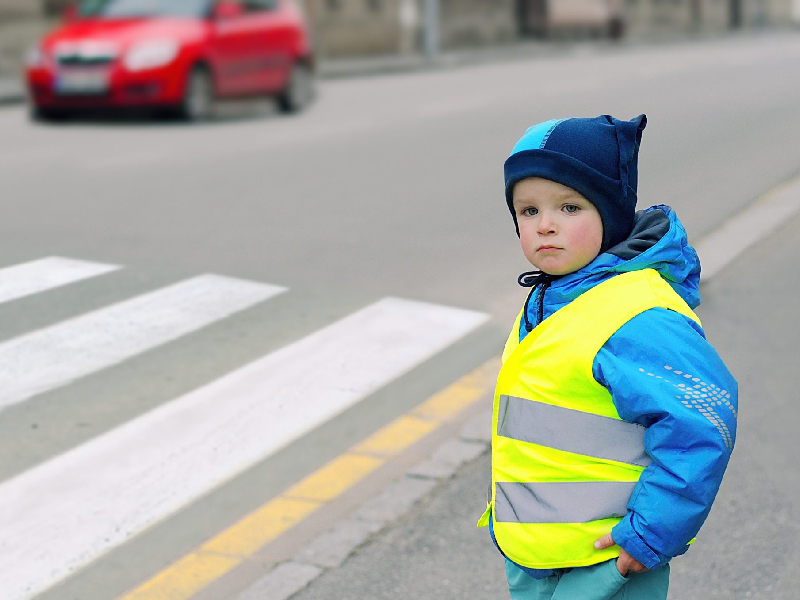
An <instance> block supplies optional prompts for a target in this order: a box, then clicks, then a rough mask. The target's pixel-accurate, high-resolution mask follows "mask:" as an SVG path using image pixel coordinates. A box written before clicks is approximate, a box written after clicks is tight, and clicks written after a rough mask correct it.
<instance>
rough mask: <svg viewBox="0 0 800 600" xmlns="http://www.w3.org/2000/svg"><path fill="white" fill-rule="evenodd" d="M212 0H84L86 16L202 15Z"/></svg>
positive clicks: (82, 11)
mask: <svg viewBox="0 0 800 600" xmlns="http://www.w3.org/2000/svg"><path fill="white" fill-rule="evenodd" d="M210 3H211V2H210V0H84V1H83V2H81V5H80V14H81V16H84V17H105V18H112V19H113V18H124V17H202V16H204V15H206V14H207V13H208V8H209V5H210Z"/></svg>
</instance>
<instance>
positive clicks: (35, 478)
mask: <svg viewBox="0 0 800 600" xmlns="http://www.w3.org/2000/svg"><path fill="white" fill-rule="evenodd" d="M27 265H28V266H27V267H26V266H25V265H19V266H18V267H8V268H6V269H2V270H0V298H3V297H4V296H3V295H2V294H3V293H6V294H7V295H8V297H9V298H11V297H15V298H22V297H23V296H24V295H30V294H34V293H46V291H47V290H48V289H51V288H52V287H54V286H59V285H68V284H69V283H71V282H73V281H78V280H80V279H81V278H86V277H99V276H101V275H103V274H104V273H108V272H111V271H112V270H115V269H118V268H122V267H112V266H111V265H100V264H96V265H95V264H92V263H85V262H82V261H71V260H70V259H56V258H52V259H45V260H43V261H33V262H31V263H27ZM30 265H35V266H33V267H31V266H30ZM31 269H34V270H31ZM59 270H61V272H62V275H58V276H57V275H55V272H56V271H59ZM51 271H52V272H51ZM285 291H286V288H284V287H282V286H278V285H271V284H265V283H258V282H252V281H244V280H240V279H233V278H229V277H223V276H219V275H200V276H197V277H193V278H191V279H188V280H185V281H180V282H178V283H175V284H173V285H169V286H167V287H165V288H162V289H159V290H155V291H152V292H149V293H146V294H143V295H140V296H137V297H134V298H131V299H128V300H125V301H122V302H119V303H117V304H114V305H111V306H108V307H104V308H100V309H96V310H94V311H91V312H89V313H86V314H84V315H80V316H77V317H74V318H72V319H69V320H67V321H64V322H61V323H56V324H54V325H52V326H50V327H47V328H44V329H41V330H39V331H34V332H31V333H27V334H25V335H22V336H20V337H17V338H15V339H11V340H8V341H6V342H4V343H2V344H0V411H2V409H3V408H4V407H8V406H10V405H13V404H20V403H24V402H26V401H27V400H28V399H31V398H33V397H35V396H36V395H37V394H40V393H42V392H44V391H48V390H54V389H57V388H58V387H59V386H62V385H65V384H67V383H69V382H71V381H74V380H76V379H79V378H81V377H84V376H87V375H89V374H92V373H95V372H97V371H99V370H102V369H105V368H107V367H110V366H112V365H118V364H124V362H125V361H126V360H127V359H130V358H131V357H134V356H136V355H139V354H142V353H145V352H148V351H149V350H152V349H154V348H157V347H158V346H160V345H162V344H164V343H166V342H168V341H173V340H177V339H179V338H181V337H182V336H184V335H186V334H188V333H190V332H193V331H196V330H199V329H201V328H203V327H206V326H208V325H210V324H212V323H214V322H216V321H218V320H221V319H223V318H226V317H231V316H232V315H235V314H236V313H237V312H239V311H242V310H244V309H246V308H248V307H251V306H254V305H256V304H259V303H262V302H267V301H269V300H270V299H271V298H274V297H275V296H277V295H279V294H281V293H283V292H285ZM15 294H16V296H15ZM487 318H488V317H487V316H486V315H485V314H483V313H477V312H474V311H469V310H464V309H459V308H451V307H444V306H439V305H433V304H429V303H423V302H416V301H411V300H403V299H398V298H382V299H378V300H376V301H375V302H373V303H372V304H369V305H368V306H366V307H364V308H361V309H360V310H356V311H355V312H353V313H352V314H349V315H347V316H345V317H344V318H341V319H339V320H338V321H335V322H333V323H330V324H328V325H326V326H324V327H322V328H321V329H319V330H317V331H314V332H312V333H310V334H308V335H307V336H305V337H303V338H301V339H299V340H297V341H294V342H292V343H290V344H288V345H286V346H283V347H281V348H278V349H276V350H274V351H272V352H270V353H268V354H266V355H265V356H262V357H260V358H257V359H256V360H254V361H252V362H250V363H249V364H245V365H243V366H241V367H239V368H236V369H234V370H232V371H230V372H228V373H227V374H225V375H223V376H222V377H220V378H218V379H216V380H214V381H212V382H210V383H208V384H206V385H203V386H201V387H198V388H196V389H194V390H192V391H190V392H188V393H185V394H183V395H181V396H179V397H177V398H174V399H172V400H170V401H168V402H165V403H163V404H161V405H160V406H158V407H156V408H155V409H153V410H151V411H149V412H146V413H144V414H141V415H139V416H138V417H136V418H134V419H132V420H130V421H128V422H126V423H124V424H122V425H121V426H119V427H116V428H114V429H111V430H109V431H106V432H104V433H101V434H100V435H98V436H97V437H95V438H93V439H91V440H89V441H87V442H85V443H83V444H80V445H78V446H76V447H74V448H72V449H70V450H68V451H66V452H64V453H62V454H60V455H57V456H54V457H51V458H50V459H49V460H46V461H44V462H42V463H40V464H39V465H37V466H34V467H33V468H30V469H28V470H27V471H24V472H22V473H19V474H18V475H16V476H14V477H12V478H10V479H8V480H6V481H3V482H0V555H2V556H4V557H5V558H4V563H5V564H4V567H3V569H0V590H2V591H3V595H2V597H3V598H7V599H9V600H14V599H18V598H19V599H22V598H30V597H33V596H34V595H36V594H37V593H40V592H42V591H44V590H46V589H48V588H50V587H52V586H53V585H55V584H57V583H58V582H59V581H61V580H63V579H64V578H65V577H67V576H69V575H70V574H72V573H75V572H77V571H79V570H80V569H82V568H84V567H86V566H87V565H89V564H91V562H92V561H94V560H96V559H98V558H99V557H101V556H103V555H104V554H105V553H107V552H109V551H110V550H112V549H114V548H116V547H118V546H120V545H122V544H125V543H126V542H127V541H129V540H131V539H132V538H134V537H135V536H136V535H137V534H139V533H141V532H143V531H145V530H147V529H148V528H149V527H151V526H153V525H155V524H157V523H159V522H162V521H164V520H165V519H168V518H169V517H170V516H172V515H174V514H176V513H177V512H179V511H180V510H181V509H182V508H184V507H186V506H187V505H188V504H190V503H191V502H193V501H195V500H196V499H197V498H199V497H201V496H203V495H204V494H207V493H208V492H209V491H211V490H213V489H215V488H217V487H219V486H221V485H224V484H225V482H226V481H229V480H230V479H231V478H233V477H235V476H236V475H237V474H239V473H241V472H243V471H244V470H246V469H248V468H249V467H251V466H253V465H254V464H256V463H258V462H259V461H262V460H264V459H266V458H268V457H269V456H271V455H273V454H274V453H276V452H278V451H279V450H280V449H281V448H283V447H285V446H286V445H288V444H290V443H291V442H293V441H295V440H297V439H299V438H300V437H302V436H303V435H304V434H306V433H308V432H309V431H311V430H313V429H314V428H316V427H318V426H319V425H321V424H323V423H325V422H326V421H328V420H329V419H331V418H333V417H335V416H336V415H338V414H340V413H341V412H343V411H344V410H346V409H348V408H350V407H353V406H355V405H357V404H358V403H359V402H360V401H361V400H363V399H364V398H366V397H368V396H369V395H370V394H371V393H373V392H375V391H376V390H378V389H379V388H381V387H382V386H384V385H386V384H387V383H389V382H390V381H392V380H394V379H396V378H397V377H399V376H401V375H402V374H404V373H406V372H408V371H409V370H411V369H413V368H414V367H415V366H417V365H419V364H421V363H422V362H424V361H426V360H428V359H430V358H432V357H433V356H435V355H436V354H437V353H439V352H441V351H442V350H443V349H445V348H446V347H447V346H449V345H451V344H453V343H454V342H456V341H457V340H458V339H460V338H462V337H464V336H465V335H467V334H468V333H469V332H471V331H473V330H474V329H476V328H477V327H479V326H480V325H481V324H483V323H484V322H485V321H486V320H487ZM106 401H111V402H113V399H110V400H108V399H107V400H106ZM1 416H2V412H0V417H1Z"/></svg>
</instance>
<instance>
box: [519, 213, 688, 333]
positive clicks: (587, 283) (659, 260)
mask: <svg viewBox="0 0 800 600" xmlns="http://www.w3.org/2000/svg"><path fill="white" fill-rule="evenodd" d="M643 269H654V270H655V271H657V272H658V273H659V274H660V275H661V276H662V277H663V278H664V279H665V280H666V281H667V282H668V283H669V284H670V286H672V289H674V290H675V291H676V292H677V293H678V295H680V297H681V298H683V300H684V301H685V302H686V303H687V304H688V305H689V306H690V307H691V308H693V309H694V308H696V307H697V306H698V305H699V304H700V290H699V284H700V260H699V259H698V257H697V252H695V250H694V248H692V247H691V246H690V245H689V240H688V239H687V237H686V230H685V229H684V228H683V225H682V224H681V222H680V220H679V219H678V216H677V215H676V214H675V211H673V210H672V208H670V207H669V206H666V205H664V204H660V205H657V206H651V207H650V208H648V209H646V210H641V211H638V212H637V213H636V216H635V220H634V225H633V230H632V231H631V233H630V235H629V236H628V237H627V239H625V240H624V241H622V242H621V243H619V244H617V245H616V246H614V247H612V248H610V249H609V250H608V251H606V252H604V253H603V254H601V255H599V256H598V257H597V258H595V259H594V260H593V261H592V262H591V263H589V264H588V265H586V266H585V267H583V268H582V269H579V270H578V271H575V272H574V273H569V274H567V275H564V276H563V277H560V278H558V279H556V280H555V281H553V282H552V284H551V285H550V287H549V288H548V289H547V291H546V293H545V298H546V299H545V306H544V317H545V318H546V317H547V316H549V315H550V314H552V313H554V312H555V311H556V310H558V309H559V308H561V307H563V306H564V305H566V304H568V303H569V302H572V301H573V300H574V299H575V298H577V297H578V296H580V295H581V294H583V293H584V292H586V291H587V290H589V289H591V288H593V287H594V286H596V285H598V284H599V283H602V282H603V281H605V280H606V279H610V278H611V277H614V276H615V275H618V274H619V273H627V272H629V271H641V270H643ZM531 304H533V303H531Z"/></svg>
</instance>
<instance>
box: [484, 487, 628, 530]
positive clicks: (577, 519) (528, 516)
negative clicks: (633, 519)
mask: <svg viewBox="0 0 800 600" xmlns="http://www.w3.org/2000/svg"><path fill="white" fill-rule="evenodd" d="M635 485H636V483H635V482H620V481H567V482H547V483H500V482H498V483H496V484H495V498H494V519H495V520H496V521H498V522H502V523H588V522H589V521H597V520H599V519H610V518H612V517H618V518H619V517H624V516H625V514H626V513H627V512H628V511H627V506H628V500H629V499H630V497H631V493H632V492H633V488H634V486H635Z"/></svg>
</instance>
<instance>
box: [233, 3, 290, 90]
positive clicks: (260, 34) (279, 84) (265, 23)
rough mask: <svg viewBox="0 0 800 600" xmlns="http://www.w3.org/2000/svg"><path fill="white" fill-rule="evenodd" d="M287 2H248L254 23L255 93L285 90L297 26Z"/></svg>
mask: <svg viewBox="0 0 800 600" xmlns="http://www.w3.org/2000/svg"><path fill="white" fill-rule="evenodd" d="M284 2H285V0H245V8H246V10H247V11H248V14H249V15H250V18H251V20H252V27H253V31H254V35H253V48H252V52H253V63H252V64H253V67H254V68H253V69H252V71H251V75H250V77H251V80H250V84H251V85H252V87H253V89H254V90H257V91H261V92H273V91H277V90H280V89H282V88H283V87H284V85H285V82H286V77H287V74H288V71H289V68H290V67H291V64H292V56H291V51H290V48H291V35H292V32H293V27H294V25H293V23H292V22H291V21H290V19H289V17H288V15H287V12H286V10H285V9H284V7H283V3H284Z"/></svg>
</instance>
